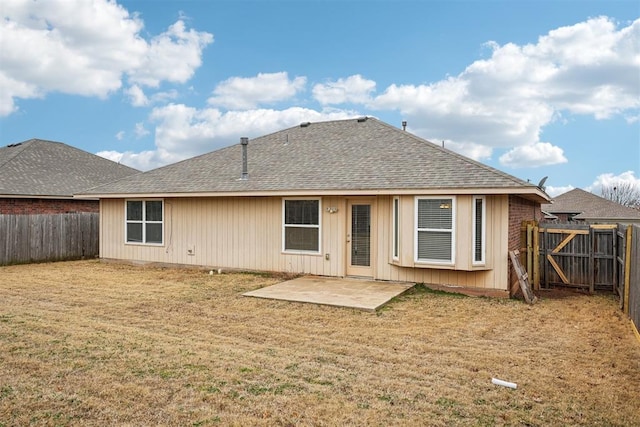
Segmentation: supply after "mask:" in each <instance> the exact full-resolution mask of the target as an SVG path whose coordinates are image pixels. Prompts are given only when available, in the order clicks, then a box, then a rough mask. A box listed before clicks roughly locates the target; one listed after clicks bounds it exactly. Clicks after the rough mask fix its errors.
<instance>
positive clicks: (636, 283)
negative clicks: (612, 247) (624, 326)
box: [616, 225, 640, 339]
mask: <svg viewBox="0 0 640 427" xmlns="http://www.w3.org/2000/svg"><path fill="white" fill-rule="evenodd" d="M617 238H618V247H619V248H620V250H619V251H618V252H619V255H618V257H617V260H616V261H617V263H616V264H617V265H616V267H617V268H616V269H617V274H618V278H619V280H618V282H619V283H618V286H617V287H616V293H617V294H618V296H619V297H620V308H622V311H624V312H625V313H627V314H628V315H629V317H630V318H631V321H632V322H633V324H634V327H635V330H636V333H638V331H640V225H619V226H618V232H617ZM638 338H639V339H640V333H638Z"/></svg>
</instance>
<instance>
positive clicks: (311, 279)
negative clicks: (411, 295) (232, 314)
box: [242, 276, 415, 311]
mask: <svg viewBox="0 0 640 427" xmlns="http://www.w3.org/2000/svg"><path fill="white" fill-rule="evenodd" d="M414 285H415V283H407V282H379V281H375V280H365V279H353V278H346V279H345V278H336V277H318V276H305V277H299V278H297V279H293V280H288V281H286V282H282V283H277V284H275V285H272V286H267V287H264V288H261V289H256V290H254V291H250V292H246V293H244V294H242V295H244V296H248V297H257V298H268V299H277V300H284V301H294V302H307V303H313V304H323V305H331V306H336V307H350V308H357V309H360V310H366V311H376V310H377V309H378V308H380V307H382V306H383V305H384V304H386V303H387V302H389V301H390V300H391V299H392V298H394V297H396V296H398V295H400V294H402V293H403V292H406V291H407V290H408V289H411V288H412V287H413V286H414Z"/></svg>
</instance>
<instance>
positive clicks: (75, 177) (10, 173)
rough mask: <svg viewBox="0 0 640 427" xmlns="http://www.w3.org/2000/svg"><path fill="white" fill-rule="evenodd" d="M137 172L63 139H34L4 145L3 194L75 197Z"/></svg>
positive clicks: (0, 151)
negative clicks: (65, 142) (73, 145)
mask: <svg viewBox="0 0 640 427" xmlns="http://www.w3.org/2000/svg"><path fill="white" fill-rule="evenodd" d="M136 173H140V172H139V171H138V170H136V169H133V168H130V167H128V166H124V165H120V164H118V163H115V162H112V161H111V160H107V159H104V158H102V157H99V156H96V155H94V154H91V153H87V152H86V151H82V150H80V149H77V148H74V147H71V146H69V145H66V144H63V143H61V142H53V141H44V140H41V139H30V140H28V141H24V142H20V143H16V144H11V145H8V146H6V147H0V196H33V197H38V196H43V197H72V196H73V194H75V193H79V192H81V191H85V190H88V189H89V188H92V187H95V186H97V185H102V184H106V183H108V182H112V181H115V180H118V179H122V178H124V177H127V176H130V175H132V174H136Z"/></svg>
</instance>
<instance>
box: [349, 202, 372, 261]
mask: <svg viewBox="0 0 640 427" xmlns="http://www.w3.org/2000/svg"><path fill="white" fill-rule="evenodd" d="M370 241H371V206H370V205H353V206H352V207H351V265H356V266H361V267H369V266H370V265H371V242H370Z"/></svg>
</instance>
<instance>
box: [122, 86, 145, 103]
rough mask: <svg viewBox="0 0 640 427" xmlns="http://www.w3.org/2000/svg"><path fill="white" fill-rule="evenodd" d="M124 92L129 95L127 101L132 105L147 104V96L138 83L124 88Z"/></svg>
mask: <svg viewBox="0 0 640 427" xmlns="http://www.w3.org/2000/svg"><path fill="white" fill-rule="evenodd" d="M124 94H125V95H127V96H129V101H130V102H131V105H133V106H134V107H144V106H147V105H149V98H147V96H146V95H145V94H144V92H143V91H142V89H141V88H140V86H138V85H133V86H131V87H130V88H128V89H125V90H124Z"/></svg>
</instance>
